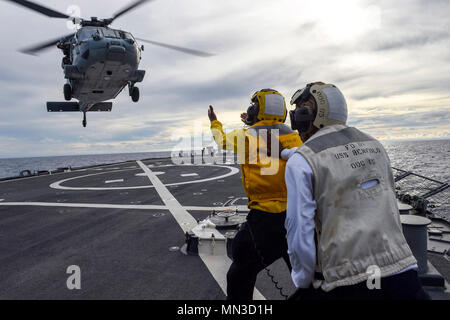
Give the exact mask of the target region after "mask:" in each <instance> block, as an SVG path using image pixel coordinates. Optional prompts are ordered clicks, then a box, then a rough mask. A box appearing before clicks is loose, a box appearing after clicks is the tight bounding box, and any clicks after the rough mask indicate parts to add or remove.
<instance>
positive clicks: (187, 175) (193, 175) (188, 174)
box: [180, 173, 198, 177]
mask: <svg viewBox="0 0 450 320" xmlns="http://www.w3.org/2000/svg"><path fill="white" fill-rule="evenodd" d="M180 176H182V177H196V176H198V173H182V174H180Z"/></svg>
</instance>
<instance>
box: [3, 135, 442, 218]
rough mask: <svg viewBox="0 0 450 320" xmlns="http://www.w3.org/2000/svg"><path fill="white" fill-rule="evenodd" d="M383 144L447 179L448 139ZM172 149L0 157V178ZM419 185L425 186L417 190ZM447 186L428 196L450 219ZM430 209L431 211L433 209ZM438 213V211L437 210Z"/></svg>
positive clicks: (408, 165) (401, 160)
mask: <svg viewBox="0 0 450 320" xmlns="http://www.w3.org/2000/svg"><path fill="white" fill-rule="evenodd" d="M382 144H383V145H384V146H385V148H386V150H387V152H388V154H389V157H390V158H391V163H392V166H393V167H396V168H399V169H402V170H406V171H412V172H414V173H417V174H420V175H423V176H426V177H429V178H432V179H435V180H438V181H441V182H445V183H449V182H450V170H449V164H450V161H449V157H450V140H431V141H382ZM170 155H171V152H170V151H167V152H143V153H123V154H100V155H81V156H58V157H36V158H16V159H0V178H6V177H13V176H18V175H19V173H20V172H21V171H22V170H30V171H31V172H33V171H35V170H55V169H57V168H63V167H69V166H70V167H84V166H91V165H98V164H109V163H115V162H123V161H128V160H142V159H148V158H166V157H170ZM404 182H406V184H407V185H408V186H413V187H414V186H415V185H417V190H416V191H417V194H420V193H421V192H424V190H425V191H427V189H426V188H429V189H428V190H431V189H432V188H433V187H435V185H433V184H430V185H426V184H423V181H422V180H420V179H417V180H413V179H412V180H411V182H408V180H406V179H405V181H404ZM419 187H422V188H423V189H424V190H419ZM449 198H450V190H449V189H447V190H446V191H444V192H442V193H441V194H439V195H437V196H435V197H432V198H431V199H430V200H432V202H434V204H436V205H438V207H437V208H436V211H439V215H441V216H444V217H445V218H447V219H450V203H449ZM436 211H435V210H433V212H436ZM436 213H437V212H436Z"/></svg>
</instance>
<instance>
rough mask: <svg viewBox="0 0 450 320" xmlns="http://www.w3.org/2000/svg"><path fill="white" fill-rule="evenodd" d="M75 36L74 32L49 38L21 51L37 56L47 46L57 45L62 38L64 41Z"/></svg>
mask: <svg viewBox="0 0 450 320" xmlns="http://www.w3.org/2000/svg"><path fill="white" fill-rule="evenodd" d="M73 36H74V34H70V35H67V36H63V37H59V38H57V39H53V40H49V41H46V42H43V43H40V44H38V45H34V46H32V47H28V48H24V49H21V50H20V52H22V53H25V54H30V55H33V56H35V55H36V53H37V52H39V51H41V50H44V49H47V48H50V47H51V46H54V45H56V44H57V43H58V42H59V41H61V40H63V41H64V40H65V39H68V38H70V37H73Z"/></svg>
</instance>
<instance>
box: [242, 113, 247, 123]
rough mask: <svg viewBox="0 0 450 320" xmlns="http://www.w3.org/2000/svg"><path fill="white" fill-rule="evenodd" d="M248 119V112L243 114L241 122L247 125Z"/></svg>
mask: <svg viewBox="0 0 450 320" xmlns="http://www.w3.org/2000/svg"><path fill="white" fill-rule="evenodd" d="M247 118H248V114H247V112H244V113H241V121H242V122H243V123H245V124H247V122H246V121H247Z"/></svg>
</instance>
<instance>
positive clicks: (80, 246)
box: [0, 160, 293, 299]
mask: <svg viewBox="0 0 450 320" xmlns="http://www.w3.org/2000/svg"><path fill="white" fill-rule="evenodd" d="M144 163H145V165H147V166H149V167H150V169H151V170H152V171H153V172H154V173H156V174H157V177H158V178H159V179H160V180H161V181H162V182H163V183H164V184H165V186H166V188H167V189H168V190H169V191H170V193H172V195H173V196H174V197H175V198H176V200H177V201H178V202H179V203H180V204H181V205H182V206H183V207H184V208H185V209H186V210H187V211H188V212H189V214H191V215H192V216H193V217H194V218H195V219H198V220H201V219H204V218H205V217H206V216H207V215H208V214H210V213H211V211H210V208H211V207H220V206H222V205H227V204H231V203H232V204H234V205H243V204H245V200H246V199H245V194H244V192H243V189H242V185H241V178H240V173H239V171H238V170H237V168H238V166H226V165H225V166H224V165H219V166H210V165H199V166H192V165H183V166H174V165H173V164H172V162H171V161H170V160H147V161H144ZM224 176H225V177H224ZM67 179H69V180H67ZM122 180H123V181H122ZM199 180H201V181H202V182H200V183H195V182H196V181H199ZM50 185H52V187H50ZM0 199H3V200H2V201H0V204H2V205H0V274H1V276H0V298H1V299H224V298H225V295H224V293H223V291H222V289H221V288H220V286H219V285H218V283H217V282H216V280H215V279H214V278H213V276H212V275H211V273H210V272H209V271H208V269H207V268H206V266H205V264H204V263H203V262H202V260H201V259H200V258H199V257H197V256H187V255H184V254H182V253H181V252H180V251H170V250H169V248H170V247H173V246H178V247H181V246H182V245H183V243H184V239H185V237H184V234H183V232H182V229H181V228H180V226H179V225H178V223H177V222H176V221H175V219H174V218H173V216H172V215H171V213H170V211H169V210H168V208H166V207H165V205H164V202H163V201H162V200H161V199H160V197H159V195H158V193H157V191H156V190H155V188H153V187H152V185H151V183H150V181H149V179H148V177H147V176H146V175H144V174H143V170H142V169H141V168H140V167H139V165H138V164H136V163H133V162H127V163H122V164H116V165H108V166H103V167H96V168H89V169H85V170H80V171H72V172H68V173H63V174H56V175H48V176H40V177H33V178H26V179H19V180H11V181H5V182H1V183H0ZM70 265H77V266H79V267H80V268H81V287H82V288H81V290H68V289H67V287H66V280H67V278H68V277H69V275H68V274H66V269H67V267H68V266H70ZM271 269H272V273H273V274H274V275H275V276H276V279H277V280H278V281H280V283H282V285H283V286H284V287H285V292H286V293H287V294H289V293H292V290H293V286H292V283H291V281H290V279H289V273H288V271H287V268H286V266H285V265H284V263H283V262H282V261H278V262H276V263H275V264H274V265H273V266H272V267H271ZM257 288H258V289H259V290H260V292H261V293H262V294H263V295H264V296H265V297H266V298H267V299H281V298H282V297H281V295H280V294H279V292H278V290H276V289H275V287H274V286H273V284H272V282H271V281H270V280H269V278H268V277H267V275H266V274H265V273H263V272H262V273H261V274H260V275H259V276H258V281H257Z"/></svg>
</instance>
